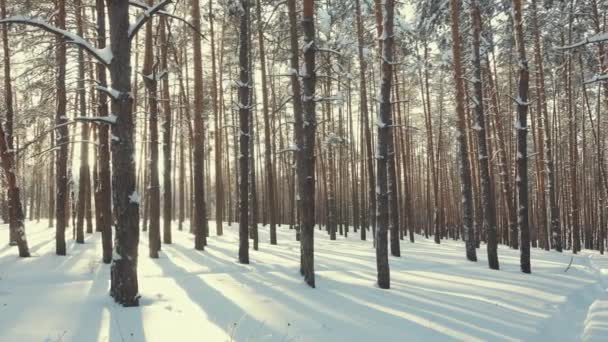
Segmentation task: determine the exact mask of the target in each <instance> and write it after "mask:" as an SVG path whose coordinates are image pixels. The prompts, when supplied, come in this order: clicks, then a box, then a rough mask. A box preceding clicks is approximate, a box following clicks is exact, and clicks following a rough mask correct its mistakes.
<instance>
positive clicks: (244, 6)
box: [238, 0, 254, 264]
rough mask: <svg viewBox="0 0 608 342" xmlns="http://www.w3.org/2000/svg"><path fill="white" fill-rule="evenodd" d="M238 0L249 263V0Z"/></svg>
mask: <svg viewBox="0 0 608 342" xmlns="http://www.w3.org/2000/svg"><path fill="white" fill-rule="evenodd" d="M240 1H241V12H240V13H238V15H239V17H240V18H239V19H240V27H239V71H240V72H239V81H238V87H239V103H238V107H239V129H240V134H239V146H240V148H239V172H240V175H239V262H240V263H242V264H248V263H249V230H248V229H249V167H254V165H249V152H250V151H249V139H251V138H252V137H251V136H250V134H249V132H250V127H251V125H250V123H249V120H250V117H251V104H250V101H251V97H250V89H251V80H250V75H251V72H250V65H251V64H250V63H249V52H250V51H249V39H250V37H249V34H250V33H249V0H240Z"/></svg>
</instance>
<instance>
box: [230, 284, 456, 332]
mask: <svg viewBox="0 0 608 342" xmlns="http://www.w3.org/2000/svg"><path fill="white" fill-rule="evenodd" d="M231 276H232V277H235V278H236V279H237V280H242V281H244V282H245V283H246V284H250V285H256V286H255V288H256V291H257V292H259V293H261V294H263V295H265V296H267V297H269V298H273V299H274V300H276V301H277V302H279V303H281V304H283V305H286V306H288V307H297V308H298V312H297V313H298V314H301V315H303V316H305V317H307V318H309V319H311V318H312V319H314V321H316V322H317V323H318V324H319V328H318V331H319V332H320V333H323V335H320V336H318V337H319V338H321V337H323V338H324V339H327V335H326V333H327V331H325V330H326V329H329V330H332V332H333V333H335V334H337V335H336V336H335V337H337V338H338V337H339V339H340V340H347V341H348V340H370V341H371V340H374V339H375V338H377V337H378V332H377V330H378V329H382V330H383V334H386V335H387V336H393V337H394V338H395V341H406V340H408V338H413V339H418V340H420V339H421V338H422V337H424V340H425V341H427V340H429V338H431V340H446V339H447V338H448V337H451V338H454V336H452V335H450V334H449V333H448V331H449V329H448V328H447V327H445V326H443V327H442V329H443V330H444V331H441V329H431V328H429V327H427V326H424V325H421V324H419V323H418V322H417V320H416V318H419V319H420V320H424V318H423V317H421V316H418V315H414V314H411V313H408V316H409V317H410V318H412V317H414V316H415V318H413V319H411V320H407V319H404V317H403V316H401V315H395V314H394V313H391V312H389V311H385V310H380V309H378V308H375V307H373V306H371V305H366V304H363V303H359V302H357V301H355V300H352V298H354V297H355V296H358V297H359V298H366V297H367V296H369V292H374V291H380V290H378V289H375V288H373V287H371V288H370V287H361V288H362V290H361V291H359V292H357V294H356V295H352V296H350V295H347V296H341V295H339V294H344V293H348V294H350V293H352V290H353V289H354V287H353V285H352V284H348V286H345V284H343V283H340V282H336V281H333V280H331V279H327V278H325V277H320V276H318V284H319V286H318V287H317V288H316V289H314V290H309V289H308V288H306V286H305V285H304V284H303V283H302V284H301V285H299V286H301V288H299V287H298V283H297V282H296V283H295V284H294V281H293V280H291V278H286V277H282V276H279V275H278V274H273V273H269V274H264V275H263V277H264V279H260V278H261V276H255V274H251V273H249V274H232V275H231ZM256 283H258V284H256ZM267 283H268V284H272V285H275V286H267V285H266V284H267ZM355 286H356V285H355ZM285 289H293V291H285ZM383 294H384V293H383ZM378 298H381V296H380V297H378ZM383 301H386V299H384V300H383ZM302 308H304V309H302ZM404 313H405V311H404ZM370 318H373V319H370ZM426 320H427V321H428V319H426ZM324 322H332V325H331V326H329V327H328V326H325V325H324ZM380 322H381V323H380ZM294 323H295V324H296V325H297V323H298V322H294ZM378 323H380V325H378ZM305 331H306V334H307V335H306V336H307V338H312V339H313V340H314V338H315V336H314V332H311V331H310V330H309V328H308V329H305ZM311 333H312V334H311Z"/></svg>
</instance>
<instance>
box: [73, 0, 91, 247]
mask: <svg viewBox="0 0 608 342" xmlns="http://www.w3.org/2000/svg"><path fill="white" fill-rule="evenodd" d="M74 6H75V7H76V26H77V28H78V35H79V36H81V37H82V35H83V34H82V33H83V19H82V0H75V1H74ZM84 63H85V60H84V50H83V49H82V48H79V49H78V95H77V97H78V107H79V109H80V117H83V118H84V117H86V116H87V102H86V101H87V99H86V95H87V94H86V88H85V82H84V78H85V70H84ZM80 138H81V139H82V143H81V144H80V170H79V171H80V175H79V177H78V178H79V180H78V204H77V205H78V210H77V215H78V217H77V220H76V242H77V243H84V219H85V216H84V215H85V210H86V202H87V188H89V187H90V186H91V185H90V182H91V171H90V169H89V145H88V140H89V125H88V124H86V123H83V124H82V131H81V136H80Z"/></svg>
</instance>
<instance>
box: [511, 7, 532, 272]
mask: <svg viewBox="0 0 608 342" xmlns="http://www.w3.org/2000/svg"><path fill="white" fill-rule="evenodd" d="M512 6H513V26H514V35H515V44H516V48H517V57H518V60H519V61H518V65H519V72H518V85H517V92H518V95H517V101H516V103H517V121H516V125H515V129H516V131H517V206H518V211H517V215H518V216H517V224H518V229H519V232H520V240H521V241H520V242H521V260H520V266H521V271H522V272H524V273H530V272H531V269H530V228H529V226H528V140H527V138H528V127H527V126H528V80H529V72H528V60H527V58H526V48H525V46H524V28H523V19H522V17H523V13H522V5H521V0H513V2H512Z"/></svg>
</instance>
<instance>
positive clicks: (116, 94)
mask: <svg viewBox="0 0 608 342" xmlns="http://www.w3.org/2000/svg"><path fill="white" fill-rule="evenodd" d="M95 89H97V90H99V91H101V92H103V93H106V94H107V95H108V96H110V97H111V98H112V99H114V100H120V97H121V95H122V94H123V93H121V92H120V91H118V90H116V89H113V88H112V87H103V86H101V85H97V86H95ZM129 96H130V95H129Z"/></svg>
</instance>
